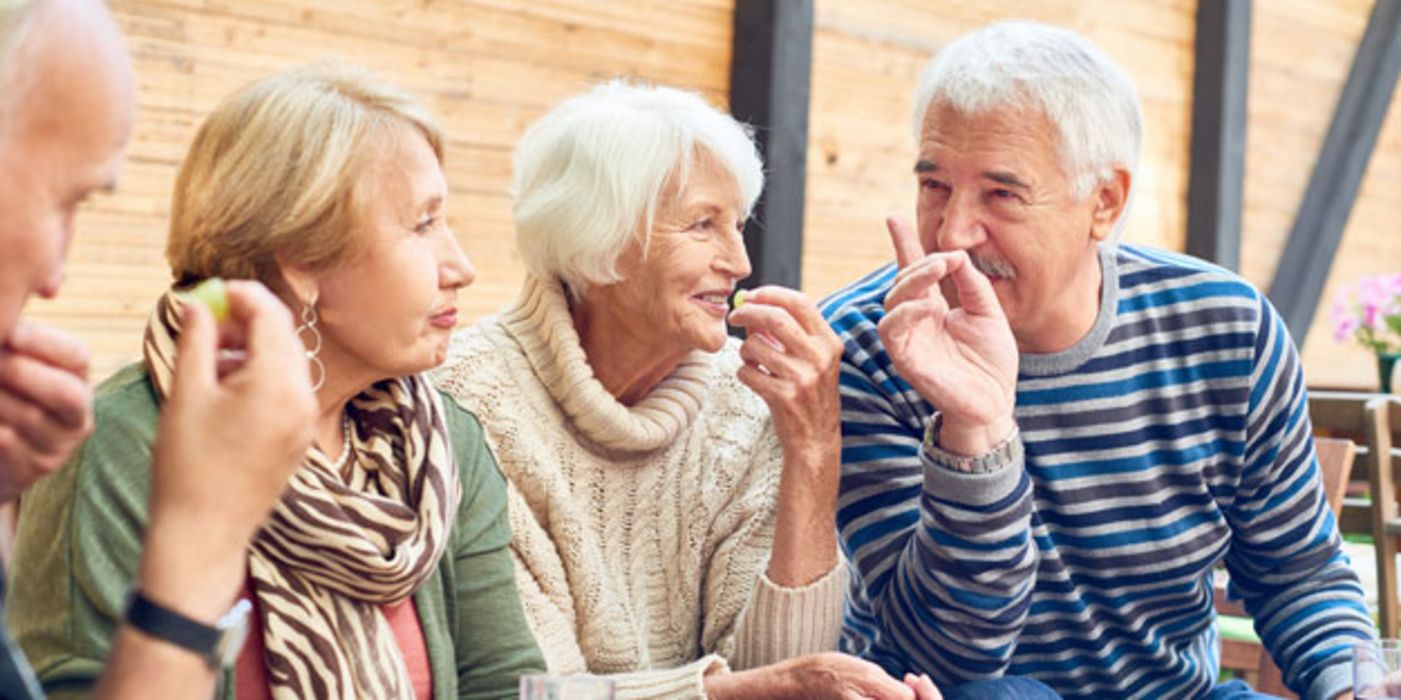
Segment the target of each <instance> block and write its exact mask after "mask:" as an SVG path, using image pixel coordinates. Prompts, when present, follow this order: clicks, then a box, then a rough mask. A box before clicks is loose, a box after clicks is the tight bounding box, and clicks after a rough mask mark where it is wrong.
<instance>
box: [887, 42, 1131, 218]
mask: <svg viewBox="0 0 1401 700" xmlns="http://www.w3.org/2000/svg"><path fill="white" fill-rule="evenodd" d="M935 102H943V103H946V104H948V105H950V106H951V107H953V108H954V109H956V110H958V111H959V112H962V113H964V114H977V113H981V112H986V111H989V110H994V109H999V108H1002V107H1017V108H1031V109H1034V110H1037V111H1040V112H1041V113H1043V114H1044V115H1045V116H1046V117H1047V118H1048V119H1050V120H1051V122H1052V123H1053V124H1054V125H1055V126H1056V128H1057V129H1058V130H1059V131H1060V156H1061V167H1062V169H1063V170H1064V171H1065V175H1066V178H1067V179H1068V180H1069V181H1070V186H1071V191H1072V193H1073V194H1074V195H1075V196H1076V197H1084V196H1086V195H1088V194H1089V193H1090V191H1091V190H1092V189H1093V187H1094V186H1095V184H1096V183H1099V182H1103V181H1104V180H1107V179H1109V178H1110V177H1111V176H1112V175H1113V170H1114V168H1116V167H1121V168H1124V169H1126V170H1128V171H1129V173H1130V174H1131V175H1132V174H1133V173H1134V171H1135V170H1136V169H1137V167H1138V156H1139V151H1140V149H1141V147H1142V142H1143V107H1142V105H1141V104H1140V103H1139V99H1138V91H1137V90H1135V89H1134V86H1133V83H1132V82H1131V81H1130V80H1129V77H1128V75H1126V74H1125V73H1124V71H1123V70H1122V69H1120V68H1119V66H1117V65H1116V64H1115V63H1114V62H1113V61H1112V60H1110V58H1109V56H1108V55H1106V54H1105V53H1104V52H1103V51H1101V50H1100V49H1099V48H1098V47H1096V46H1095V45H1094V44H1092V43H1090V42H1089V40H1087V39H1085V38H1084V37H1081V36H1080V35H1078V34H1075V33H1074V32H1071V31H1068V30H1065V29H1060V28H1057V27H1051V26H1047V25H1044V24H1039V23H1036V22H1028V21H1020V20H1018V21H1008V22H998V23H996V24H991V25H988V26H987V27H984V28H982V29H979V30H977V31H974V32H972V33H969V34H966V35H964V36H962V37H960V38H958V39H956V40H955V41H953V42H952V43H950V44H949V45H948V46H946V47H944V49H943V50H942V51H940V52H939V53H938V55H936V56H935V57H934V59H933V60H931V61H930V62H929V65H928V66H926V67H925V69H924V72H923V74H921V75H920V79H919V88H918V89H917V90H916V91H915V110H914V131H915V138H916V139H918V138H919V136H920V130H921V128H922V127H923V124H924V118H925V115H926V113H927V112H928V111H929V107H930V105H932V104H933V103H935Z"/></svg>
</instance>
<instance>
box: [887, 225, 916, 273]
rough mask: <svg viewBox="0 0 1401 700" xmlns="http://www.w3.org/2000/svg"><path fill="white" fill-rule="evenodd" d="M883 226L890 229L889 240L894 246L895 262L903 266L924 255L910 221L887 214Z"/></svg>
mask: <svg viewBox="0 0 1401 700" xmlns="http://www.w3.org/2000/svg"><path fill="white" fill-rule="evenodd" d="M885 227H886V229H888V230H889V231H890V242H891V244H892V245H894V246H895V264H896V266H898V267H900V268H902V269H903V268H904V267H906V266H907V265H909V264H910V263H912V262H914V261H916V260H919V259H920V258H922V257H924V248H922V247H921V246H920V244H919V236H918V235H917V234H916V233H915V229H914V227H913V226H911V225H910V222H908V221H906V220H905V219H903V218H901V217H898V216H888V217H886V219H885Z"/></svg>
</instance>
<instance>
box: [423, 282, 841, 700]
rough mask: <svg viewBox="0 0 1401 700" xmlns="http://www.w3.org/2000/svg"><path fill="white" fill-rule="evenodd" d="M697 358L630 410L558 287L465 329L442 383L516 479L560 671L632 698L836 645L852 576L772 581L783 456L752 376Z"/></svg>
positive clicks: (721, 357)
mask: <svg viewBox="0 0 1401 700" xmlns="http://www.w3.org/2000/svg"><path fill="white" fill-rule="evenodd" d="M736 348H737V346H736V344H735V343H733V342H731V343H730V344H729V345H727V346H726V348H725V349H724V350H723V351H722V352H720V353H718V354H715V355H707V354H704V353H695V354H693V355H692V356H691V357H690V358H688V359H687V360H686V361H685V362H683V363H682V365H681V366H680V367H678V368H677V369H676V371H675V372H673V373H672V374H671V375H670V376H669V377H667V378H666V379H665V380H663V381H662V383H661V384H660V385H658V386H657V388H656V389H654V390H653V391H652V393H651V394H650V395H649V396H647V398H645V399H644V400H642V401H641V402H639V403H637V404H636V405H634V406H632V407H627V406H624V405H623V404H621V403H619V402H618V401H616V400H615V399H614V398H613V396H612V395H611V394H609V393H608V392H607V391H606V390H605V389H604V388H603V385H602V384H601V383H599V382H598V380H597V379H595V378H594V376H593V371H592V370H591V369H590V367H589V365H588V362H587V360H586V359H585V356H584V352H583V348H582V346H581V345H580V342H579V336H578V334H577V332H576V331H575V330H574V326H573V322H572V320H571V318H570V315H569V310H568V306H567V304H566V302H565V299H564V295H563V291H562V289H561V287H560V286H559V285H558V284H557V283H545V282H541V281H539V280H537V279H529V280H527V282H526V284H525V288H524V290H523V291H522V295H521V298H520V299H519V300H518V301H517V302H516V303H515V305H513V306H511V307H509V308H508V309H506V310H505V311H504V312H502V314H500V315H499V316H494V317H490V318H487V319H485V320H483V321H482V322H481V323H479V324H477V325H476V326H474V327H472V328H469V329H466V330H464V331H461V332H460V333H459V334H458V335H457V337H456V338H455V339H454V341H453V346H452V351H451V353H450V355H449V360H448V363H447V364H446V365H445V366H444V368H443V369H442V370H440V372H439V375H438V378H437V379H438V382H439V385H440V386H442V387H444V388H445V389H446V390H447V391H448V392H450V393H451V394H452V395H453V396H454V397H456V398H457V400H458V401H459V402H461V403H462V405H463V406H465V407H466V408H467V409H468V410H470V411H472V412H473V413H475V414H476V416H477V418H478V419H479V420H480V421H481V423H482V426H483V427H484V428H485V432H486V437H487V441H488V443H489V444H490V446H491V449H492V451H493V453H494V454H495V455H496V459H497V461H498V462H499V463H500V465H501V469H502V471H503V472H505V474H506V477H507V479H508V481H509V489H508V490H509V498H510V517H511V526H512V529H513V530H514V540H513V543H512V549H513V551H514V553H515V556H516V578H517V582H518V584H519V586H520V593H521V600H522V602H523V603H524V606H525V611H526V616H527V618H528V619H529V621H530V626H531V629H532V631H533V632H534V633H535V637H536V639H537V640H538V641H539V643H540V646H541V650H542V651H543V652H544V655H545V659H546V662H547V663H548V664H549V668H550V670H551V671H552V672H555V673H576V672H590V673H595V674H611V675H613V677H614V679H615V680H616V681H617V682H618V684H619V697H625V698H626V697H702V696H703V695H704V693H703V690H702V677H703V676H704V675H705V674H707V673H714V672H722V671H725V670H726V669H727V668H729V667H730V666H733V667H734V668H736V669H744V668H753V667H756V666H762V665H766V664H770V663H773V662H775V661H779V660H782V659H785V658H789V657H792V656H797V655H800V654H806V653H810V652H817V651H827V650H831V649H835V648H836V642H837V635H838V632H839V629H840V627H841V622H842V606H843V596H844V593H845V588H846V569H845V568H844V566H843V565H842V563H841V561H840V558H839V561H838V564H837V565H836V566H834V567H833V569H832V570H831V571H830V572H828V573H827V574H825V575H824V576H823V577H822V578H820V579H819V580H817V581H815V582H813V583H812V584H809V585H807V586H804V587H802V588H782V587H779V586H777V585H775V584H774V583H773V582H771V581H769V580H768V578H767V577H766V576H765V575H764V571H765V569H766V568H767V565H768V558H769V549H770V546H771V545H772V542H773V532H774V518H775V515H776V512H777V505H776V504H777V498H778V485H779V475H780V472H781V466H782V454H781V451H780V447H779V444H778V440H777V438H776V437H775V435H774V432H773V427H772V425H771V423H770V421H769V414H768V409H767V407H766V406H765V405H764V404H763V402H762V401H761V400H760V399H759V398H758V397H757V396H755V395H754V394H753V393H752V392H751V391H749V389H748V388H747V387H745V386H744V385H743V384H741V383H740V382H739V380H737V379H736V378H735V371H736V370H737V369H738V367H739V363H740V360H739V355H738V352H737V350H736Z"/></svg>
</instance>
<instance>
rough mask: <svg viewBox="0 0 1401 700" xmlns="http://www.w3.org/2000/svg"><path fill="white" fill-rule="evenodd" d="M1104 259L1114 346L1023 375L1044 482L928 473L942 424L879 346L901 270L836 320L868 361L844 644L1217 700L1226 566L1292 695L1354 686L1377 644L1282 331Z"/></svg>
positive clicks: (967, 669) (848, 405)
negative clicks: (1217, 605) (928, 454)
mask: <svg viewBox="0 0 1401 700" xmlns="http://www.w3.org/2000/svg"><path fill="white" fill-rule="evenodd" d="M1100 259H1101V265H1102V268H1103V269H1104V270H1105V273H1106V274H1105V285H1104V289H1103V294H1102V299H1101V309H1100V314H1099V319H1098V321H1097V322H1096V324H1095V327H1094V329H1092V330H1091V332H1090V333H1089V334H1088V335H1087V337H1086V338H1085V339H1084V340H1082V341H1081V342H1080V343H1079V344H1077V345H1076V346H1075V347H1073V348H1071V349H1069V350H1067V351H1064V352H1061V353H1056V354H1053V355H1023V356H1022V366H1021V373H1020V376H1019V377H1018V383H1017V422H1018V424H1019V426H1020V427H1021V430H1022V439H1023V441H1024V443H1025V446H1026V462H1025V465H1024V466H1025V468H1022V467H1021V465H1016V466H1015V467H1014V468H1009V469H1005V470H1002V471H1000V472H997V473H993V474H988V475H968V474H955V473H952V472H949V471H946V470H943V469H941V468H938V467H936V466H934V465H932V464H930V463H929V462H927V461H926V460H924V459H923V458H922V456H921V455H920V450H919V446H920V440H921V437H922V435H923V430H924V424H925V421H926V420H927V418H928V416H929V415H931V414H932V412H933V407H931V406H930V405H929V404H928V402H926V401H924V400H923V399H922V398H921V397H920V396H919V395H918V394H916V393H915V392H914V391H913V390H912V389H911V388H910V387H909V385H908V384H906V383H905V382H904V381H903V380H902V379H901V378H900V377H898V376H897V375H895V373H894V369H893V367H892V366H891V364H890V358H889V357H888V356H887V355H886V353H885V350H884V348H883V347H882V345H881V342H880V338H879V336H878V334H877V332H876V324H877V323H878V322H879V320H880V318H881V317H882V316H883V314H884V310H883V308H882V304H883V303H884V298H885V293H886V292H887V291H888V290H889V288H890V284H891V281H892V279H893V277H894V273H895V270H894V269H893V267H890V266H887V267H885V268H882V269H880V270H877V271H876V272H874V273H872V274H870V275H868V276H866V277H865V278H864V279H862V280H859V281H858V282H856V283H854V284H852V285H850V286H849V287H847V288H846V289H844V290H842V291H840V292H838V293H837V294H835V295H833V296H832V297H830V298H829V299H827V300H826V301H825V302H824V303H823V314H824V315H825V316H826V318H827V320H828V321H829V322H830V323H831V324H832V326H833V327H834V328H835V329H836V331H837V333H838V335H840V336H841V337H842V338H843V340H844V341H845V343H846V353H845V358H844V361H843V366H842V375H841V393H842V436H843V446H842V462H843V469H842V493H841V501H840V507H839V510H838V515H837V519H838V525H839V527H840V529H841V536H842V543H843V546H844V548H845V549H846V553H847V555H848V556H849V557H850V558H851V560H852V562H853V563H854V565H855V567H856V569H857V570H858V572H859V574H860V575H859V576H854V577H853V590H852V594H851V598H850V601H849V603H850V605H849V608H848V614H847V630H846V634H845V635H844V639H843V643H844V645H845V647H846V648H847V649H848V650H849V651H852V652H854V653H858V654H861V655H863V656H866V657H867V658H871V659H873V660H875V661H877V662H879V663H881V664H882V665H884V666H885V667H886V668H887V669H888V670H890V671H891V672H893V673H896V674H903V673H904V672H905V671H911V670H913V671H923V672H927V673H929V674H930V675H931V676H933V677H934V678H935V679H936V680H938V681H940V682H942V683H952V684H956V683H960V682H963V681H967V680H973V679H977V678H983V677H989V676H994V675H1000V674H1003V673H1007V674H1014V675H1026V676H1032V677H1035V678H1038V679H1040V680H1042V681H1044V682H1046V683H1047V684H1049V685H1051V686H1052V687H1054V688H1055V689H1056V690H1057V691H1059V692H1060V693H1061V694H1062V695H1065V696H1066V697H1093V698H1103V697H1151V698H1158V697H1198V696H1201V695H1204V694H1205V693H1206V692H1207V691H1208V690H1209V689H1210V688H1211V686H1212V685H1213V684H1214V682H1215V679H1216V676H1217V670H1218V659H1217V651H1216V649H1217V639H1216V633H1215V629H1214V627H1213V623H1212V620H1213V615H1212V600H1211V598H1212V592H1211V574H1210V571H1211V567H1212V566H1213V564H1215V563H1216V562H1218V561H1221V560H1223V559H1224V561H1225V563H1226V566H1227V568H1228V569H1229V570H1230V572H1231V574H1232V582H1233V584H1232V585H1233V586H1234V587H1235V589H1236V590H1237V591H1238V592H1239V593H1241V594H1242V595H1244V596H1245V597H1246V607H1247V609H1249V610H1251V612H1252V614H1253V615H1254V616H1255V618H1256V620H1257V625H1258V626H1259V629H1260V631H1261V633H1262V637H1263V639H1264V640H1265V643H1266V644H1267V645H1268V646H1269V647H1270V649H1271V650H1272V651H1273V653H1274V654H1275V657H1276V658H1277V659H1280V660H1281V661H1282V664H1281V666H1282V668H1284V669H1285V679H1286V682H1287V683H1288V684H1289V685H1290V686H1291V687H1293V688H1296V689H1298V690H1299V691H1303V692H1304V693H1305V695H1306V697H1329V696H1331V695H1332V694H1334V693H1336V692H1338V691H1341V690H1343V689H1345V688H1347V687H1348V685H1349V683H1350V669H1349V667H1348V664H1347V652H1346V645H1347V643H1348V642H1349V641H1350V640H1352V639H1355V638H1365V637H1370V636H1373V635H1374V634H1375V632H1374V631H1373V628H1372V625H1371V622H1370V619H1369V618H1368V616H1367V613H1366V609H1365V607H1364V603H1363V599H1362V591H1361V588H1360V585H1359V583H1358V580H1357V577H1356V575H1355V574H1354V573H1353V572H1352V570H1351V569H1350V567H1349V565H1348V562H1347V559H1346V557H1345V556H1344V555H1343V554H1342V552H1341V550H1340V549H1339V537H1338V534H1337V528H1336V525H1335V523H1334V521H1333V518H1332V516H1331V514H1330V513H1329V511H1328V508H1327V504H1326V502H1325V501H1324V499H1323V495H1322V491H1321V489H1320V487H1319V478H1318V469H1317V464H1316V457H1315V454H1314V450H1313V441H1312V438H1311V436H1310V427H1309V421H1308V416H1307V411H1306V410H1305V409H1306V401H1305V395H1304V387H1303V376H1302V372H1301V370H1300V367H1299V361H1298V358H1297V356H1296V354H1295V351H1294V347H1293V344H1292V342H1291V341H1290V339H1289V337H1288V334H1287V333H1286V332H1285V330H1284V327H1283V325H1282V323H1281V322H1280V320H1279V318H1278V316H1277V315H1276V314H1275V312H1274V311H1273V309H1272V308H1271V307H1270V306H1269V303H1268V302H1267V301H1265V299H1264V298H1263V297H1262V296H1261V295H1260V294H1259V293H1258V292H1257V291H1256V290H1255V289H1253V288H1252V287H1251V286H1250V285H1249V284H1247V283H1246V282H1244V281H1243V280H1241V279H1239V278H1237V277H1236V276H1234V275H1232V274H1230V273H1228V272H1225V271H1223V270H1221V269H1219V268H1216V267H1213V266H1210V265H1207V264H1205V263H1203V262H1200V261H1197V260H1194V259H1191V258H1186V257H1183V256H1178V255H1173V254H1170V253H1164V252H1160V251H1151V250H1147V249H1143V248H1138V247H1132V246H1122V247H1120V248H1118V249H1113V248H1108V247H1106V248H1105V249H1104V250H1102V251H1101V256H1100ZM897 677H898V676H897Z"/></svg>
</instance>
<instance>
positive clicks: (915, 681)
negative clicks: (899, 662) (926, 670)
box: [905, 673, 944, 700]
mask: <svg viewBox="0 0 1401 700" xmlns="http://www.w3.org/2000/svg"><path fill="white" fill-rule="evenodd" d="M905 685H907V686H909V687H910V689H911V690H914V691H915V700H943V697H944V696H943V694H942V693H940V692H939V688H938V687H937V686H935V685H934V681H932V680H930V678H929V676H927V675H925V674H923V673H921V674H919V675H918V676H916V675H915V674H913V673H906V674H905Z"/></svg>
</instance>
